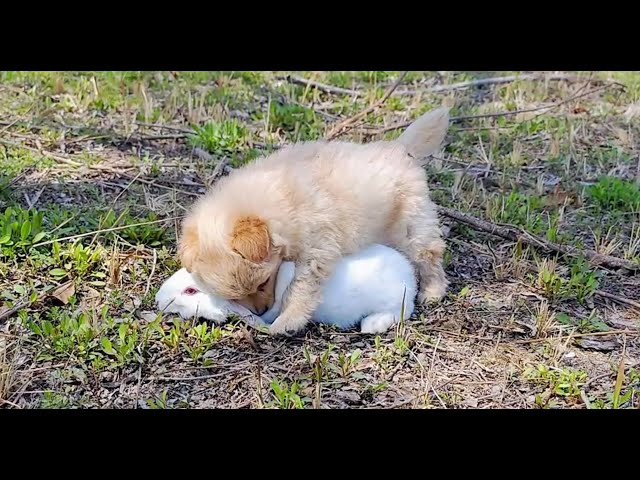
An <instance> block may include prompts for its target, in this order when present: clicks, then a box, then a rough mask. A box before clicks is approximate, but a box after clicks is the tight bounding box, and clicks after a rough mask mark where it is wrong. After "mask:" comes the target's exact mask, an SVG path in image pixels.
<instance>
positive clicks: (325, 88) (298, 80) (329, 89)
mask: <svg viewBox="0 0 640 480" xmlns="http://www.w3.org/2000/svg"><path fill="white" fill-rule="evenodd" d="M276 78H277V79H278V80H284V81H286V82H289V83H293V84H296V85H302V86H303V87H311V88H315V89H317V90H320V91H322V92H325V93H337V94H339V95H351V96H357V95H360V92H358V91H356V90H349V89H346V88H340V87H334V86H333V85H327V84H324V83H320V82H316V81H315V80H308V79H306V78H302V77H296V76H295V75H278V76H276Z"/></svg>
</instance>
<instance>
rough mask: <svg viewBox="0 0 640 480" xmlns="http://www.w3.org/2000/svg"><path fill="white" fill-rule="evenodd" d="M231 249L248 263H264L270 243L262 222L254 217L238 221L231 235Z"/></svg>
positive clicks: (266, 229)
mask: <svg viewBox="0 0 640 480" xmlns="http://www.w3.org/2000/svg"><path fill="white" fill-rule="evenodd" d="M231 248H233V250H234V251H235V252H236V253H238V254H240V255H241V256H242V258H244V259H245V260H249V261H250V262H253V263H260V262H263V261H265V260H266V259H267V257H268V256H269V250H270V248H271V241H270V240H269V228H268V227H267V224H266V223H265V222H264V220H262V219H261V218H258V217H255V216H250V217H243V218H240V219H238V220H237V221H236V223H235V225H234V227H233V232H232V233H231Z"/></svg>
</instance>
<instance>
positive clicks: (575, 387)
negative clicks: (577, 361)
mask: <svg viewBox="0 0 640 480" xmlns="http://www.w3.org/2000/svg"><path fill="white" fill-rule="evenodd" d="M523 378H524V379H525V380H526V381H528V382H532V383H535V384H537V385H539V386H541V387H542V388H543V389H544V392H543V394H542V396H541V397H540V398H544V394H547V395H549V394H550V395H551V396H558V397H564V398H568V397H579V396H580V387H581V386H583V385H584V384H585V381H586V380H587V374H586V373H585V372H583V371H580V370H569V369H559V368H552V367H548V366H546V365H543V364H540V365H538V366H537V367H529V368H527V369H526V370H525V371H524V373H523ZM536 403H538V402H536Z"/></svg>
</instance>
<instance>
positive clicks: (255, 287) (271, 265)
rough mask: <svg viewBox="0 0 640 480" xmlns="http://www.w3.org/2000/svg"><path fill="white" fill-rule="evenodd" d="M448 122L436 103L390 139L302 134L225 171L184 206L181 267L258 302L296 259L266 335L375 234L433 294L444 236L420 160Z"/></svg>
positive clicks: (307, 312) (305, 317) (309, 307)
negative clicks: (304, 137) (311, 138)
mask: <svg viewBox="0 0 640 480" xmlns="http://www.w3.org/2000/svg"><path fill="white" fill-rule="evenodd" d="M448 124H449V113H448V109H446V108H439V109H436V110H433V111H431V112H429V113H427V114H425V115H423V116H421V117H420V118H418V119H417V120H416V121H415V122H414V123H413V124H411V125H410V126H409V127H408V128H407V130H406V131H405V132H403V134H402V135H401V136H400V137H399V138H398V139H396V140H394V141H380V142H373V143H369V144H357V143H349V142H338V141H331V142H327V141H316V142H307V143H300V144H295V145H292V146H289V147H286V148H283V149H281V150H279V151H278V152H276V153H274V154H272V155H269V156H267V157H263V158H260V159H256V160H255V161H253V162H252V163H250V164H248V165H246V166H245V167H243V168H240V169H237V170H235V171H233V172H232V173H231V174H230V175H229V176H227V177H225V178H223V179H222V180H220V181H219V182H218V183H217V184H216V185H215V186H214V187H213V188H212V189H211V191H210V192H209V193H208V194H207V195H205V196H204V197H203V198H201V199H200V200H199V201H198V202H196V204H195V205H194V206H193V208H192V210H191V211H190V212H189V214H188V215H187V217H186V219H185V221H184V223H183V229H182V235H181V238H180V242H179V256H180V259H181V262H182V265H183V267H185V268H186V269H187V270H188V271H189V272H190V273H192V274H193V276H194V278H196V279H197V280H198V282H199V283H200V284H201V285H202V286H203V288H205V289H206V290H207V292H208V293H212V294H216V295H218V296H220V297H222V298H225V299H230V300H240V299H246V298H249V299H253V300H251V301H252V303H253V304H259V303H264V302H260V299H259V297H260V296H264V294H265V290H266V289H268V287H269V282H270V279H272V277H273V276H274V274H275V273H276V272H277V270H278V268H279V267H280V264H281V263H282V261H293V262H295V275H294V278H293V281H292V282H291V285H290V287H289V289H288V291H287V294H286V298H285V300H284V301H283V305H282V311H281V312H280V314H279V316H278V317H277V318H276V319H275V321H274V322H273V324H272V325H271V327H270V331H271V333H273V334H283V333H293V332H297V331H299V330H301V329H302V328H303V327H304V326H305V325H306V323H307V322H308V321H309V319H310V317H311V314H312V313H313V312H314V311H315V309H316V308H317V307H318V305H319V303H320V301H321V291H322V287H323V284H324V282H325V281H326V279H327V278H328V277H329V275H330V274H331V273H332V271H333V269H334V267H335V264H336V262H337V261H338V260H339V259H340V258H341V257H342V256H344V255H349V254H352V253H355V252H358V251H359V250H361V249H362V248H364V247H366V246H368V245H371V244H373V243H381V244H384V245H388V246H390V247H393V248H395V249H397V250H399V251H400V252H401V253H403V254H405V255H406V256H407V257H408V258H409V260H410V261H411V262H412V264H413V265H414V267H415V268H416V270H417V272H418V275H419V280H420V288H419V294H418V301H419V303H422V304H424V303H426V302H427V301H429V300H437V299H440V298H441V297H442V296H443V295H444V294H445V292H446V288H447V284H448V282H447V279H446V276H445V273H444V270H443V268H442V257H443V253H444V250H445V243H444V241H443V240H442V234H441V230H440V226H439V222H438V216H437V211H436V208H435V206H434V204H433V203H432V202H431V200H430V198H429V188H428V184H427V175H426V172H425V171H424V169H423V168H422V165H423V161H424V159H425V157H427V156H428V155H430V154H431V153H433V152H434V151H435V150H437V149H438V148H439V147H440V145H441V143H442V141H443V139H444V136H445V134H446V132H447V129H448ZM271 281H272V280H271ZM254 313H256V314H258V315H260V314H262V313H264V310H263V311H255V312H254Z"/></svg>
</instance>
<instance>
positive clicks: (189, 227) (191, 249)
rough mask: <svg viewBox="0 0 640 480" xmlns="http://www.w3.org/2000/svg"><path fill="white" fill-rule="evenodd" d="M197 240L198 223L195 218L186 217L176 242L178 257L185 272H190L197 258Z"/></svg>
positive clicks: (198, 251)
mask: <svg viewBox="0 0 640 480" xmlns="http://www.w3.org/2000/svg"><path fill="white" fill-rule="evenodd" d="M199 242H200V238H199V235H198V224H197V222H196V221H195V220H192V219H190V218H187V219H186V220H185V221H184V224H183V225H182V235H181V237H180V241H179V242H178V257H179V258H180V263H181V264H182V266H183V267H184V268H185V269H186V270H187V272H191V269H192V268H193V265H194V264H195V262H196V260H197V258H198V254H199V253H200V248H199Z"/></svg>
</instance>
